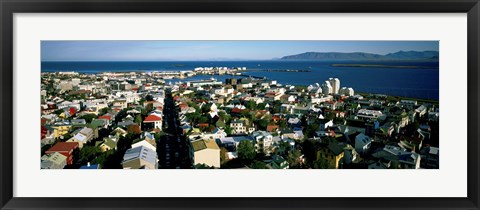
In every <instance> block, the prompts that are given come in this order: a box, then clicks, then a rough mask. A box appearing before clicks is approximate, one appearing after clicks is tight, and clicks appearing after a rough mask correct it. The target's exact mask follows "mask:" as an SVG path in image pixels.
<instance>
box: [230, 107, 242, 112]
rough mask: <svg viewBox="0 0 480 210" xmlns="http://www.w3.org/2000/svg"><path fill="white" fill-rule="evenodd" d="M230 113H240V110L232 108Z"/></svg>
mask: <svg viewBox="0 0 480 210" xmlns="http://www.w3.org/2000/svg"><path fill="white" fill-rule="evenodd" d="M232 112H233V113H242V110H241V109H239V108H233V109H232Z"/></svg>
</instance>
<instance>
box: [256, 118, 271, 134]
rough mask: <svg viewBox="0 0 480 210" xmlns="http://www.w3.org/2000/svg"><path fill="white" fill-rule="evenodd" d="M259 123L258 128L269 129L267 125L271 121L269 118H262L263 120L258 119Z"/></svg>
mask: <svg viewBox="0 0 480 210" xmlns="http://www.w3.org/2000/svg"><path fill="white" fill-rule="evenodd" d="M257 123H258V129H260V130H264V131H265V130H267V126H268V124H269V123H270V121H269V120H267V119H261V120H258V121H257Z"/></svg>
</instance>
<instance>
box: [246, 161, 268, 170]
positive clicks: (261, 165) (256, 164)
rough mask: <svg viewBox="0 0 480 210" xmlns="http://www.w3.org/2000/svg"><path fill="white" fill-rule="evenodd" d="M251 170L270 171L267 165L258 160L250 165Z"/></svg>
mask: <svg viewBox="0 0 480 210" xmlns="http://www.w3.org/2000/svg"><path fill="white" fill-rule="evenodd" d="M249 167H250V168H253V169H268V167H267V164H266V163H264V162H262V161H258V160H254V161H253V162H252V163H251V164H250V165H249Z"/></svg>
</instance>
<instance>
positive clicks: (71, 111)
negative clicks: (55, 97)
mask: <svg viewBox="0 0 480 210" xmlns="http://www.w3.org/2000/svg"><path fill="white" fill-rule="evenodd" d="M68 112H70V115H75V114H76V113H77V110H76V109H75V108H73V107H70V109H69V110H68Z"/></svg>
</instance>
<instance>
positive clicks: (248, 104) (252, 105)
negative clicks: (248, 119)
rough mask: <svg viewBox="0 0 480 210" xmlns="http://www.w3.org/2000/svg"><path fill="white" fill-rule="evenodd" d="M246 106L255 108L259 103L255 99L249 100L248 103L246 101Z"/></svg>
mask: <svg viewBox="0 0 480 210" xmlns="http://www.w3.org/2000/svg"><path fill="white" fill-rule="evenodd" d="M245 107H246V108H247V109H251V110H255V109H257V103H255V101H248V102H247V103H245Z"/></svg>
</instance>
